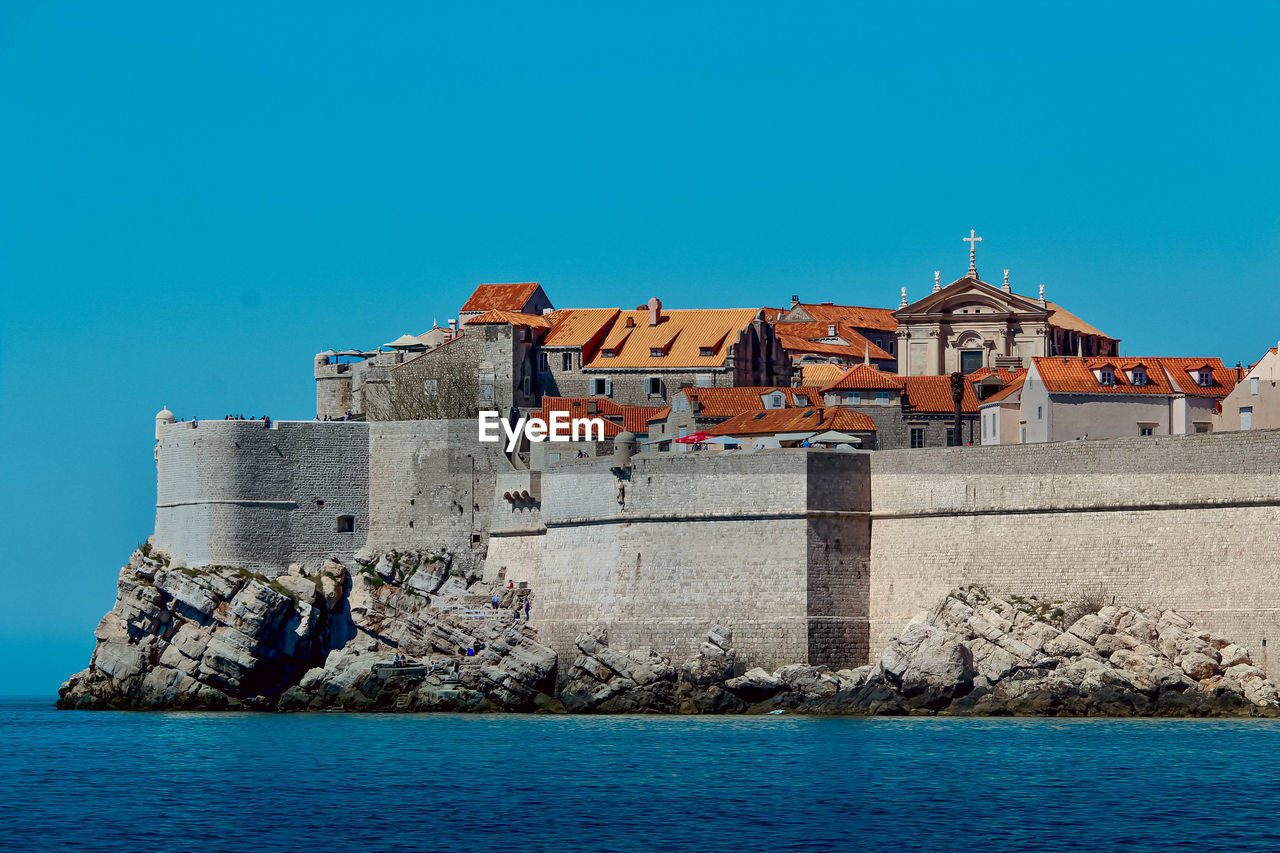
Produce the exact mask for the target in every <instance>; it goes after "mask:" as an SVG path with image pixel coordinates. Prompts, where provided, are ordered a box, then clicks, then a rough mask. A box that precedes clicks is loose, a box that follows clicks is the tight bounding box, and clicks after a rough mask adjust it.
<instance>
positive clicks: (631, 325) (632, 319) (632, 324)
mask: <svg viewBox="0 0 1280 853" xmlns="http://www.w3.org/2000/svg"><path fill="white" fill-rule="evenodd" d="M625 325H626V327H627V328H628V329H634V328H635V327H636V318H635V317H628V318H627V322H626V323H625Z"/></svg>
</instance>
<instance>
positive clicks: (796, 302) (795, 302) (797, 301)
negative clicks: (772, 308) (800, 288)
mask: <svg viewBox="0 0 1280 853" xmlns="http://www.w3.org/2000/svg"><path fill="white" fill-rule="evenodd" d="M799 304H800V295H799V294H797V293H793V294H791V307H792V308H795V307H796V306H797V305H799Z"/></svg>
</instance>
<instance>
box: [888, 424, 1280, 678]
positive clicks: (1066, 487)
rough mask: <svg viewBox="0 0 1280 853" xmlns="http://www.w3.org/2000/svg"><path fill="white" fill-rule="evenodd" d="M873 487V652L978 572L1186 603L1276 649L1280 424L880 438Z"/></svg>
mask: <svg viewBox="0 0 1280 853" xmlns="http://www.w3.org/2000/svg"><path fill="white" fill-rule="evenodd" d="M871 503H872V507H873V514H872V520H871V592H870V600H871V610H870V614H869V616H870V629H871V648H872V651H873V653H876V652H877V650H879V649H881V648H883V647H884V645H885V643H886V642H888V640H889V639H890V638H891V637H892V636H894V635H895V634H896V633H897V632H898V631H900V630H901V628H902V625H903V624H904V623H905V621H906V620H908V619H910V618H911V617H912V616H913V615H915V614H916V613H919V612H921V611H923V610H925V609H927V608H929V607H931V606H933V605H934V604H936V602H937V601H938V600H939V599H940V598H941V596H942V595H944V594H945V593H946V591H947V590H948V589H950V588H952V587H954V586H959V585H963V584H970V583H975V584H980V585H982V586H985V587H987V588H988V589H989V590H991V591H993V592H998V593H1002V594H1005V593H1012V594H1021V595H1029V594H1035V595H1040V596H1047V597H1049V598H1051V599H1062V600H1064V601H1067V602H1070V601H1076V600H1079V599H1080V598H1081V597H1082V596H1083V595H1085V594H1095V595H1101V596H1104V597H1105V599H1106V600H1108V601H1110V600H1111V599H1112V598H1113V597H1114V599H1115V601H1117V602H1119V603H1124V604H1130V605H1138V606H1154V607H1161V608H1169V607H1172V608H1176V609H1177V610H1179V611H1180V612H1182V613H1183V614H1184V615H1186V616H1187V617H1189V618H1191V619H1194V620H1196V621H1197V622H1198V623H1199V624H1201V625H1203V626H1204V627H1205V628H1206V629H1208V630H1211V631H1213V632H1215V633H1218V634H1221V635H1223V636H1226V637H1230V638H1232V639H1233V640H1235V641H1236V642H1239V643H1241V644H1244V645H1247V646H1248V647H1249V648H1250V649H1251V650H1252V651H1253V652H1254V659H1255V661H1260V662H1261V663H1262V665H1263V666H1264V667H1266V666H1267V664H1269V663H1272V662H1273V661H1275V660H1276V656H1275V655H1274V653H1273V650H1274V649H1276V644H1277V643H1280V583H1278V582H1280V431H1275V430H1271V431H1259V432H1241V433H1227V434H1218V435H1192V436H1170V437H1144V438H1137V437H1135V438H1129V439H1113V440H1109V441H1071V442H1062V443H1057V444H1039V445H1015V446H1010V447H1003V446H1002V447H984V448H950V449H945V450H935V451H930V452H927V453H921V452H920V451H882V452H880V453H877V454H875V455H874V456H873V459H872V477H871ZM1271 671H1272V674H1274V672H1275V670H1274V669H1272V670H1271Z"/></svg>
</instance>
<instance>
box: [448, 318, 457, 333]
mask: <svg viewBox="0 0 1280 853" xmlns="http://www.w3.org/2000/svg"><path fill="white" fill-rule="evenodd" d="M449 331H451V332H456V331H458V321H457V320H450V321H449Z"/></svg>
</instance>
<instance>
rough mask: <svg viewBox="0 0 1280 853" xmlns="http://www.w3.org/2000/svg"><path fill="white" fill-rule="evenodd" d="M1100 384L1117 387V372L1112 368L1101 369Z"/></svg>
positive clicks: (1099, 374) (1099, 373)
mask: <svg viewBox="0 0 1280 853" xmlns="http://www.w3.org/2000/svg"><path fill="white" fill-rule="evenodd" d="M1098 384H1099V385H1115V384H1116V372H1115V370H1113V369H1112V368H1110V367H1103V368H1099V370H1098Z"/></svg>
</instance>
